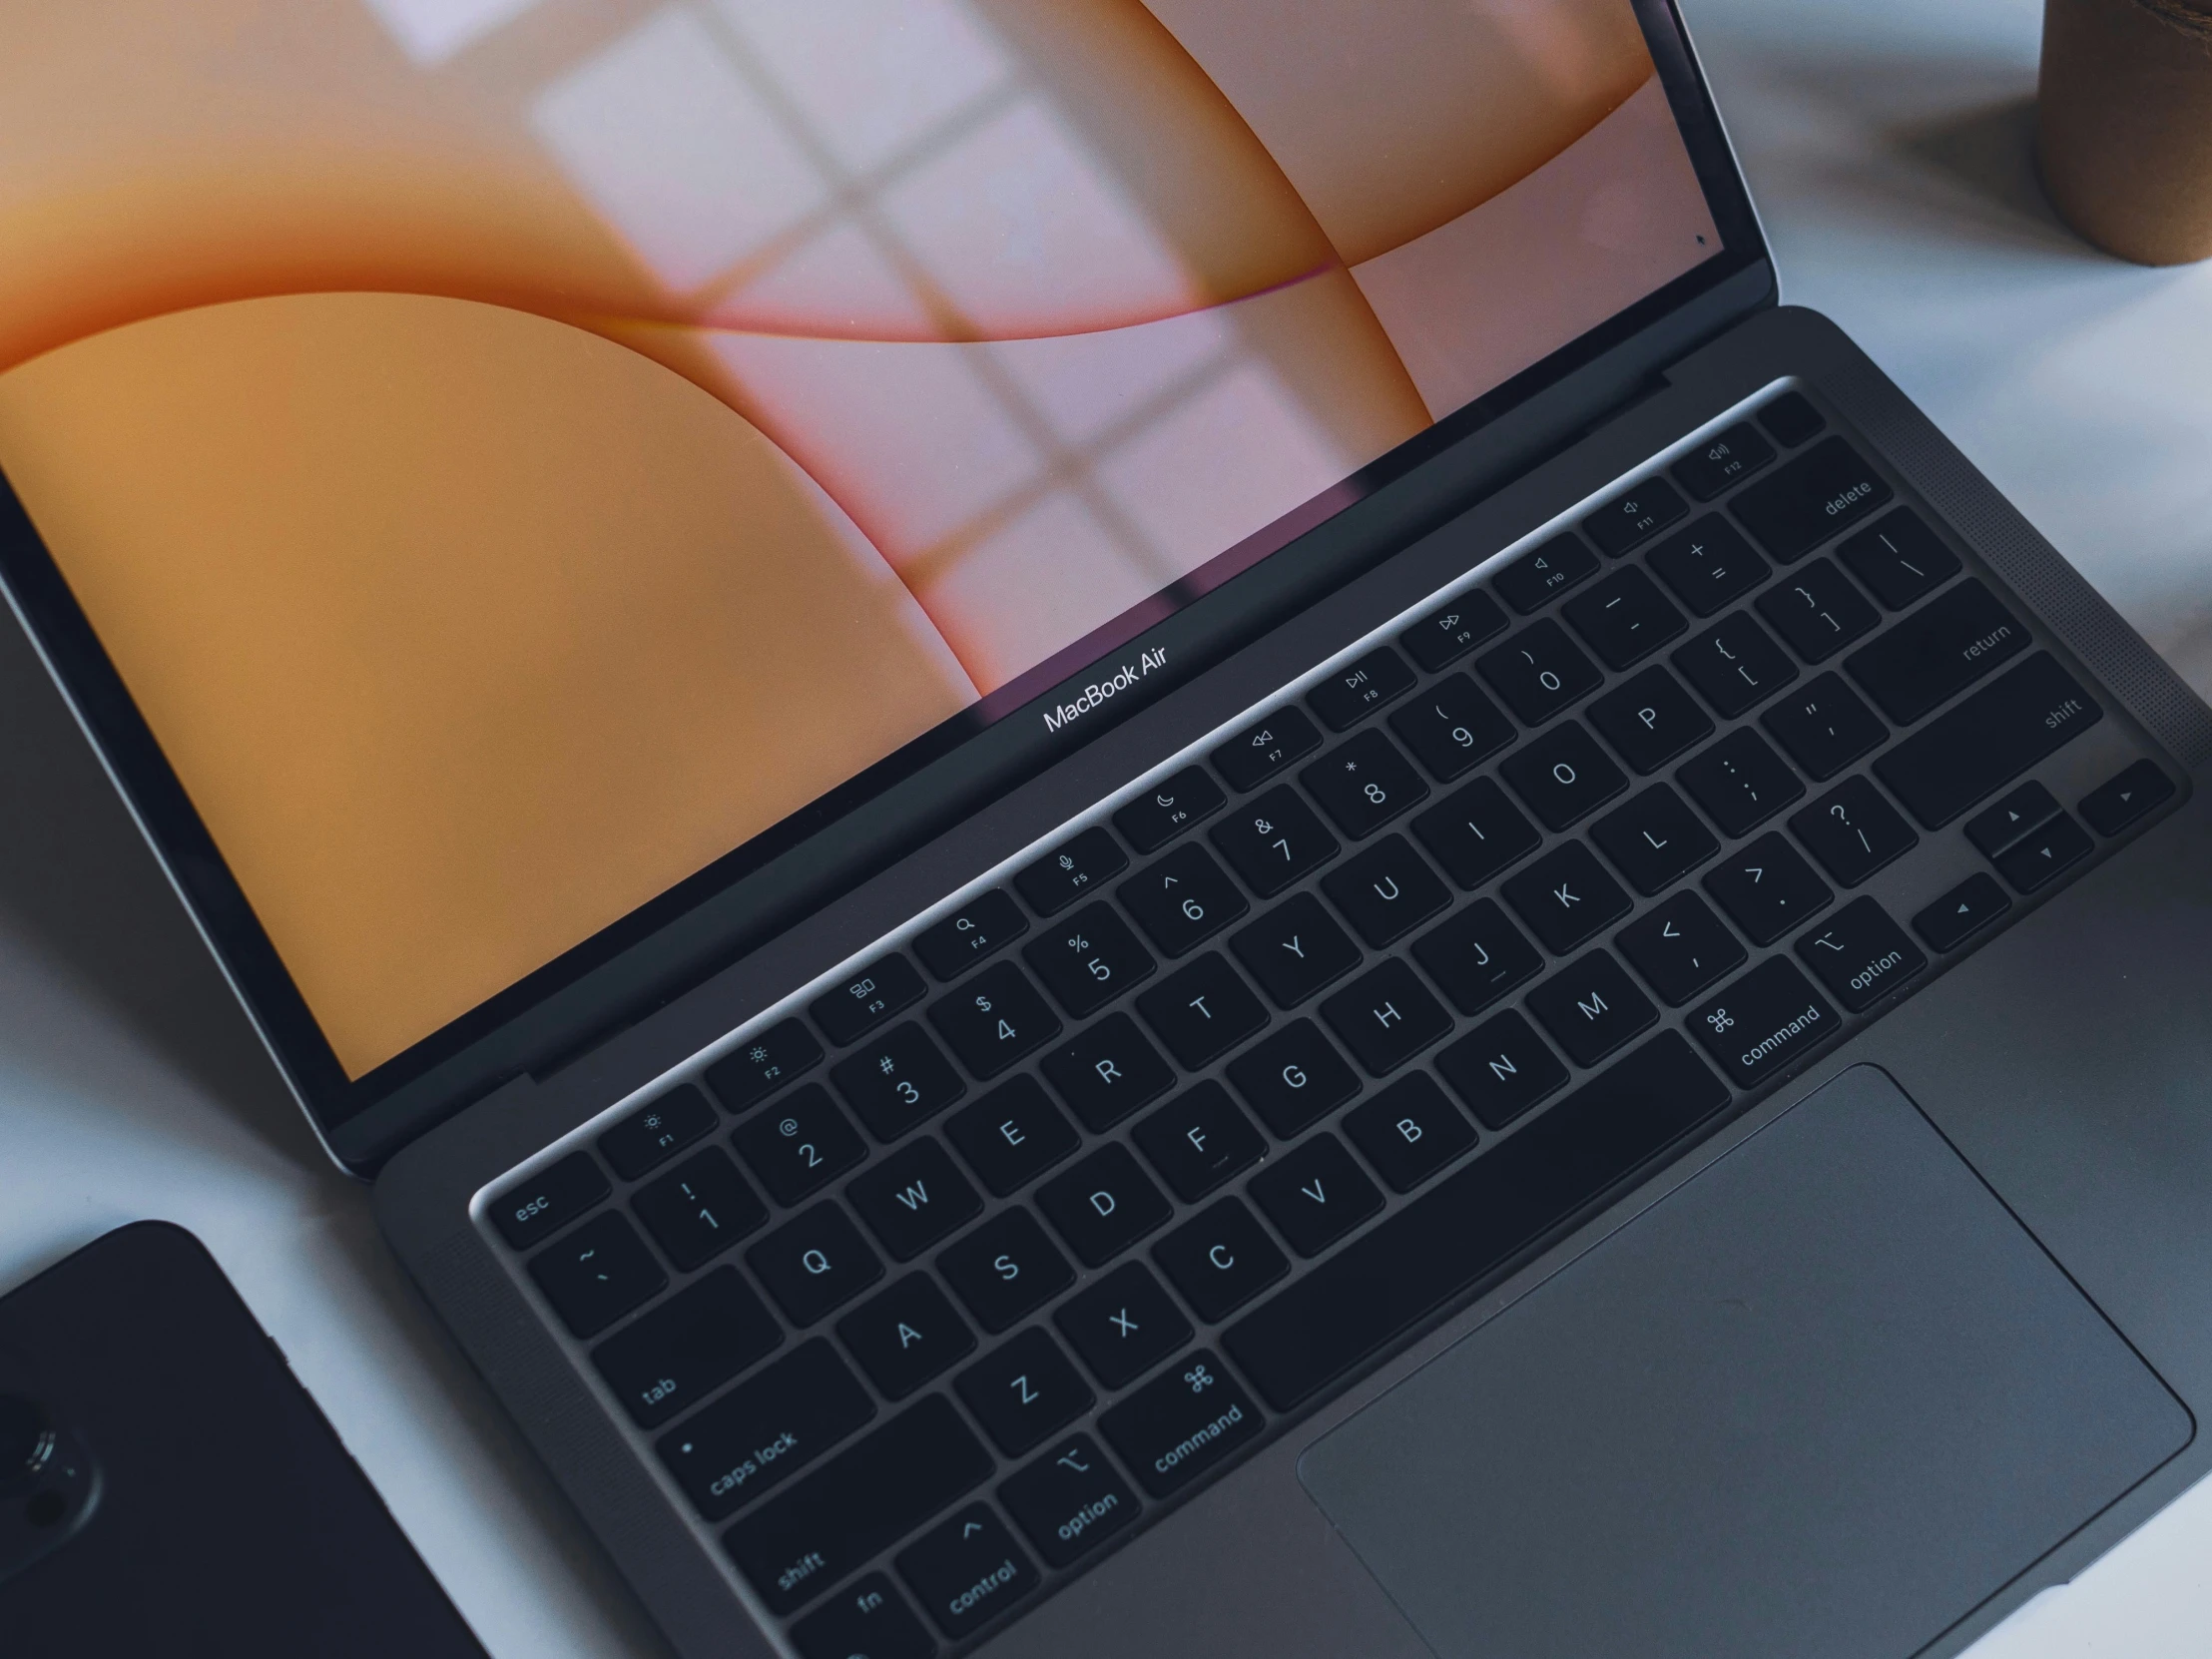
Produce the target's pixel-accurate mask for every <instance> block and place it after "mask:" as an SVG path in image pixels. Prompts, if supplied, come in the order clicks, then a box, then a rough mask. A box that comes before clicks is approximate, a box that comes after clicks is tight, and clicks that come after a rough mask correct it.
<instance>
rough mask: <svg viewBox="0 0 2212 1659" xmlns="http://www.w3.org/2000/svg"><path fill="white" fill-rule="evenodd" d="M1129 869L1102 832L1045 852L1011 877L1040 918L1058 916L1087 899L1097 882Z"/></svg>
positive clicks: (1124, 855) (1118, 846) (1117, 848)
mask: <svg viewBox="0 0 2212 1659" xmlns="http://www.w3.org/2000/svg"><path fill="white" fill-rule="evenodd" d="M1128 867H1129V854H1128V853H1126V852H1124V851H1123V850H1122V849H1121V843H1120V842H1119V841H1117V840H1115V839H1114V837H1113V836H1112V835H1110V834H1108V833H1107V832H1106V830H1104V829H1103V828H1097V829H1091V830H1084V831H1083V832H1082V833H1081V834H1080V835H1077V836H1076V837H1075V838H1074V839H1073V840H1070V841H1068V842H1067V843H1066V844H1065V845H1063V846H1061V847H1059V848H1057V849H1056V850H1054V851H1051V852H1047V853H1046V854H1045V855H1044V856H1043V857H1041V858H1039V859H1038V860H1037V861H1036V862H1035V863H1033V864H1031V865H1029V866H1028V867H1027V868H1026V869H1024V870H1023V871H1022V872H1021V873H1020V874H1019V875H1017V876H1015V877H1014V886H1015V888H1016V889H1017V890H1018V891H1019V892H1020V893H1021V896H1022V897H1023V898H1025V899H1027V900H1028V901H1029V907H1030V908H1031V909H1032V910H1034V911H1036V912H1037V914H1039V915H1040V916H1050V915H1057V914H1059V912H1060V911H1062V910H1064V909H1066V908H1067V907H1068V906H1069V905H1070V904H1073V903H1074V902H1075V901H1076V900H1077V899H1079V898H1089V897H1091V896H1092V895H1093V894H1094V893H1095V892H1096V891H1097V890H1098V885H1099V883H1100V882H1102V881H1105V880H1107V879H1108V878H1110V877H1112V876H1116V875H1119V874H1120V873H1121V872H1122V871H1123V870H1124V869H1126V868H1128Z"/></svg>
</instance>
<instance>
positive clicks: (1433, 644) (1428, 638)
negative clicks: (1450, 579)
mask: <svg viewBox="0 0 2212 1659" xmlns="http://www.w3.org/2000/svg"><path fill="white" fill-rule="evenodd" d="M1503 632H1505V613H1504V612H1503V611H1501V610H1499V609H1498V608H1497V601H1496V600H1494V599H1492V598H1491V597H1490V596H1489V595H1488V594H1486V593H1483V592H1480V591H1479V590H1475V589H1470V590H1468V591H1467V592H1465V593H1462V594H1461V595H1459V597H1458V598H1456V599H1447V600H1445V601H1444V603H1443V604H1441V605H1439V606H1437V607H1436V608H1435V609H1434V610H1433V611H1430V612H1429V613H1428V614H1427V615H1426V616H1424V617H1422V618H1421V619H1420V621H1418V622H1416V623H1414V624H1413V626H1412V627H1410V628H1408V629H1406V630H1405V632H1404V633H1402V634H1400V635H1398V637H1397V643H1398V644H1400V645H1402V646H1403V647H1405V649H1406V651H1407V652H1408V653H1409V654H1410V655H1411V656H1412V659H1413V661H1414V662H1416V663H1418V664H1420V666H1421V667H1422V668H1425V669H1426V670H1428V672H1429V673H1431V674H1434V673H1435V672H1436V671H1437V670H1438V669H1440V668H1442V667H1444V666H1445V665H1446V664H1447V663H1455V662H1457V661H1458V660H1459V659H1460V658H1461V657H1464V656H1465V655H1466V654H1467V653H1468V652H1469V651H1472V650H1473V649H1474V648H1475V647H1476V646H1478V645H1480V644H1481V643H1482V642H1483V641H1484V640H1486V639H1488V638H1489V637H1490V636H1491V635H1492V634H1502V633H1503Z"/></svg>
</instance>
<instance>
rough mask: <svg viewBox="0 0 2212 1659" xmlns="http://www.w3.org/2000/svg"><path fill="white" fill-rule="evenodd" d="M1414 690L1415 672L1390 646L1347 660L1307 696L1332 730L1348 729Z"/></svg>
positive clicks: (1324, 723) (1308, 702)
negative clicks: (1356, 659) (1355, 659)
mask: <svg viewBox="0 0 2212 1659" xmlns="http://www.w3.org/2000/svg"><path fill="white" fill-rule="evenodd" d="M1412 689H1413V671H1412V670H1411V669H1410V668H1408V667H1406V666H1405V659H1404V658H1403V657H1400V656H1399V655H1398V654H1397V653H1396V652H1394V651H1392V650H1391V649H1390V648H1389V647H1388V646H1386V645H1384V646H1379V647H1377V648H1376V649H1375V650H1373V651H1371V652H1369V653H1368V654H1367V655H1366V656H1365V657H1362V658H1360V659H1359V660H1358V661H1356V662H1351V663H1347V664H1346V665H1345V666H1344V667H1343V668H1340V669H1339V670H1337V672H1336V673H1334V674H1332V675H1330V676H1329V678H1327V679H1326V680H1324V681H1322V682H1321V684H1320V685H1318V686H1316V687H1315V688H1314V689H1313V690H1312V691H1311V692H1309V693H1308V694H1307V696H1306V706H1307V707H1308V708H1309V709H1311V710H1313V711H1314V713H1315V714H1317V715H1319V716H1321V719H1322V724H1323V725H1325V726H1327V727H1328V728H1329V729H1330V730H1331V731H1332V732H1346V731H1350V730H1351V729H1352V728H1353V727H1355V726H1357V725H1359V724H1360V722H1361V721H1363V720H1365V719H1367V718H1368V716H1369V715H1371V714H1373V713H1374V712H1375V711H1376V710H1377V709H1380V708H1382V707H1383V704H1385V703H1388V702H1391V701H1392V700H1394V699H1396V698H1400V697H1403V696H1404V695H1405V694H1406V693H1407V692H1409V691H1411V690H1412Z"/></svg>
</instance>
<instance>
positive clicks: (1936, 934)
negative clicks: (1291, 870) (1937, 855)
mask: <svg viewBox="0 0 2212 1659" xmlns="http://www.w3.org/2000/svg"><path fill="white" fill-rule="evenodd" d="M2010 908H2012V901H2011V900H2010V899H2009V898H2007V897H2005V896H2004V889H2003V888H2002V887H2000V886H1998V885H1997V883H1996V877H1995V876H1993V875H1987V874H1981V873H1976V874H1973V875H1969V876H1967V877H1966V878H1965V879H1964V880H1963V881H1961V882H1959V883H1958V885H1957V886H1955V887H1953V888H1951V889H1950V891H1948V892H1946V893H1945V894H1943V896H1942V897H1940V898H1938V899H1937V900H1936V902H1935V903H1933V904H1931V905H1929V907H1928V908H1927V909H1925V910H1923V911H1921V913H1920V914H1919V915H1917V916H1915V917H1914V918H1913V931H1914V932H1916V933H1918V934H1920V936H1921V937H1922V938H1924V939H1926V940H1927V941H1928V942H1929V944H1930V945H1931V946H1932V947H1934V948H1935V949H1936V950H1950V949H1954V948H1955V947H1957V946H1958V945H1960V944H1963V943H1964V942H1965V941H1966V940H1967V939H1968V938H1970V937H1972V936H1973V935H1974V934H1975V933H1978V932H1980V931H1981V929H1982V928H1984V927H1986V926H1987V925H1988V924H1989V923H1990V922H1992V921H1994V920H1996V919H1997V917H1999V916H2001V915H2002V914H2004V912H2005V911H2007V910H2009V909H2010Z"/></svg>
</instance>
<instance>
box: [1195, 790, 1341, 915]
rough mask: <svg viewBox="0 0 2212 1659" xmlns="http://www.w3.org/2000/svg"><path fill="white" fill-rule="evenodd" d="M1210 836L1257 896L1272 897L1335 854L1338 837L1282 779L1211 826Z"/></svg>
mask: <svg viewBox="0 0 2212 1659" xmlns="http://www.w3.org/2000/svg"><path fill="white" fill-rule="evenodd" d="M1212 839H1213V842H1214V844H1215V845H1216V846H1217V847H1219V848H1221V855H1222V856H1223V857H1224V858H1227V859H1228V860H1229V865H1230V867H1231V868H1232V869H1234V870H1235V871H1236V872H1237V873H1238V874H1239V875H1241V876H1243V877H1244V883H1245V885H1246V886H1248V887H1250V888H1251V889H1252V890H1253V891H1254V892H1256V893H1258V894H1259V895H1260V896H1261V897H1262V898H1271V897H1273V896H1274V895H1275V894H1277V893H1279V892H1281V891H1282V890H1283V889H1284V888H1285V887H1287V886H1289V885H1290V884H1291V883H1292V882H1294V881H1296V880H1298V879H1299V878H1300V877H1302V876H1304V875H1308V874H1310V873H1312V872H1313V871H1314V870H1317V869H1319V868H1320V867H1321V866H1322V865H1323V864H1326V863H1327V862H1329V860H1330V859H1332V858H1334V857H1335V856H1336V855H1337V837H1336V836H1335V835H1332V834H1331V833H1330V832H1329V830H1328V827H1327V826H1326V825H1324V824H1323V823H1322V821H1321V819H1320V817H1319V815H1317V814H1316V813H1315V811H1314V809H1313V808H1311V807H1309V806H1307V805H1306V802H1305V799H1304V798H1303V797H1302V796H1300V794H1299V793H1298V792H1297V791H1296V790H1294V789H1292V788H1291V787H1290V786H1289V785H1287V784H1286V785H1284V786H1283V787H1282V788H1281V789H1274V790H1270V791H1268V793H1267V794H1266V795H1263V796H1261V797H1259V798H1258V799H1257V800H1254V801H1248V802H1246V803H1245V804H1244V805H1243V806H1241V807H1239V808H1238V809H1237V810H1236V811H1235V812H1233V813H1231V814H1230V815H1229V817H1228V818H1226V819H1224V820H1223V821H1222V822H1221V823H1220V824H1218V825H1216V826H1215V827H1214V831H1213V836H1212Z"/></svg>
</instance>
